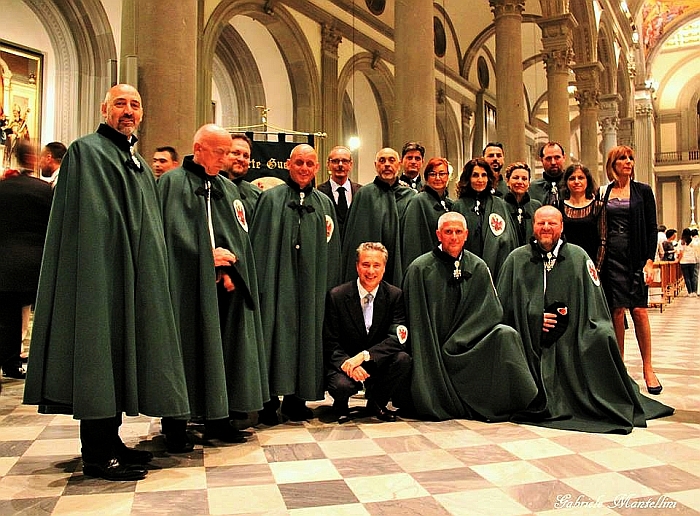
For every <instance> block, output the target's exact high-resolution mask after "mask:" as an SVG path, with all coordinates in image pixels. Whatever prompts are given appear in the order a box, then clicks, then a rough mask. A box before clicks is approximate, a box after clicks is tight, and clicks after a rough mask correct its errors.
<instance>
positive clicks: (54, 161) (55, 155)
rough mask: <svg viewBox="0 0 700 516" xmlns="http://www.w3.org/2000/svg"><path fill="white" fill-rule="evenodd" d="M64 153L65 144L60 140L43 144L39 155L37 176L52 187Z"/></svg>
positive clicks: (54, 184)
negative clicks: (38, 174) (39, 173)
mask: <svg viewBox="0 0 700 516" xmlns="http://www.w3.org/2000/svg"><path fill="white" fill-rule="evenodd" d="M65 154H66V146H65V145H63V144H62V143H61V142H51V143H47V144H46V145H44V148H43V149H42V151H41V154H40V155H39V172H41V175H40V176H39V178H40V179H42V180H44V181H46V182H47V183H49V184H50V185H51V186H52V187H55V186H56V180H57V179H58V172H59V170H60V168H61V161H63V156H65Z"/></svg>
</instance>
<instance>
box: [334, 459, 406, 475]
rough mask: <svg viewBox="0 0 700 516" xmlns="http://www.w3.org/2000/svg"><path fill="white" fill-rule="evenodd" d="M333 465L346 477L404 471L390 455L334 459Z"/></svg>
mask: <svg viewBox="0 0 700 516" xmlns="http://www.w3.org/2000/svg"><path fill="white" fill-rule="evenodd" d="M331 462H333V465H334V466H335V469H337V470H338V473H340V474H341V475H342V476H343V477H344V478H351V477H371V476H374V475H387V474H389V473H404V470H403V469H402V468H401V466H399V465H398V464H396V462H394V460H393V459H392V458H391V457H389V456H388V455H374V456H372V457H360V458H357V457H354V458H350V459H333V460H332V461H331Z"/></svg>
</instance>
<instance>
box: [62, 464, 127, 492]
mask: <svg viewBox="0 0 700 516" xmlns="http://www.w3.org/2000/svg"><path fill="white" fill-rule="evenodd" d="M79 471H80V473H76V474H75V475H73V476H71V477H70V478H69V479H68V484H67V485H66V488H65V489H64V490H63V495H64V496H68V495H91V494H111V493H133V492H134V491H136V483H137V482H136V481H135V480H134V481H130V482H112V481H110V480H105V479H103V478H95V477H88V476H86V475H83V474H82V471H81V470H79Z"/></svg>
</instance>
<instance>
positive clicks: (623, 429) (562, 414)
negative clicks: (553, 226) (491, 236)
mask: <svg viewBox="0 0 700 516" xmlns="http://www.w3.org/2000/svg"><path fill="white" fill-rule="evenodd" d="M538 249H539V248H538V247H537V244H536V243H533V244H532V245H526V246H523V247H520V248H519V249H516V250H515V251H513V253H512V254H511V255H510V256H509V257H508V259H507V260H506V262H505V263H504V264H503V268H502V269H501V274H500V276H499V280H498V289H497V290H498V294H499V296H500V298H501V300H502V302H503V309H504V322H505V323H506V324H509V325H511V326H513V328H515V329H516V330H518V332H519V333H520V335H521V337H522V339H523V344H524V345H525V353H526V354H527V358H528V361H529V363H530V369H531V370H532V374H533V376H534V377H535V380H536V382H537V386H538V389H539V393H538V396H537V400H536V401H535V402H534V403H533V405H532V406H531V407H529V408H528V410H527V411H524V412H521V413H520V414H518V415H517V416H516V417H515V418H514V420H516V421H519V422H526V423H532V424H535V425H539V426H547V427H551V428H558V429H562V430H579V431H583V432H603V433H623V434H627V433H629V432H631V431H632V428H633V427H635V426H646V420H647V419H652V418H656V417H662V416H667V415H670V414H672V413H673V409H672V408H671V407H667V406H666V405H663V404H661V403H658V402H656V401H654V400H651V399H649V398H647V397H645V396H643V395H641V394H640V392H639V387H638V386H637V384H636V383H635V382H634V381H633V380H632V379H631V378H630V377H629V375H628V374H627V369H626V368H625V364H624V363H623V361H622V358H621V357H620V352H619V349H618V347H617V341H616V340H615V332H614V330H613V325H612V321H611V319H610V312H609V311H608V304H607V303H606V302H605V296H604V294H603V290H602V288H601V287H600V281H599V279H598V275H597V273H596V271H595V266H594V264H593V261H592V260H591V259H590V258H589V257H588V255H587V254H586V252H585V251H584V250H583V249H581V248H580V247H578V246H575V245H573V244H567V243H563V244H562V245H561V247H560V249H559V253H558V258H557V260H556V262H555V265H554V268H553V269H552V270H551V271H550V272H548V273H546V279H547V285H546V291H545V284H544V280H545V268H544V264H543V262H542V257H541V253H540V252H539V250H538ZM542 292H544V295H542V294H541V293H542ZM554 302H561V303H564V304H565V305H566V307H567V309H568V317H569V323H568V326H567V328H566V331H565V332H564V333H563V334H562V335H561V337H559V339H558V340H557V341H556V342H554V344H553V345H551V346H549V347H546V346H545V347H543V346H542V345H541V337H542V321H543V313H544V309H545V307H549V306H550V304H552V303H554Z"/></svg>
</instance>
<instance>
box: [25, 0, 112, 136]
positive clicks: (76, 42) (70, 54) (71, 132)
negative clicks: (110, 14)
mask: <svg viewBox="0 0 700 516" xmlns="http://www.w3.org/2000/svg"><path fill="white" fill-rule="evenodd" d="M24 2H25V4H26V5H27V6H28V7H29V8H30V9H31V10H32V12H34V14H35V15H36V16H37V18H38V19H39V21H40V22H41V23H42V25H43V26H44V27H45V28H46V32H47V34H48V36H49V38H50V41H51V46H52V47H53V50H54V52H55V56H56V82H55V97H56V99H60V102H54V103H53V105H54V109H55V120H56V122H55V128H54V134H55V138H56V139H58V140H61V141H63V142H66V143H68V142H71V141H73V140H74V139H75V138H77V137H78V136H80V135H83V134H87V133H89V132H92V131H94V129H95V126H96V125H97V123H98V122H99V121H100V111H99V105H100V102H101V101H102V95H103V94H104V92H105V91H106V90H107V89H108V88H109V87H110V86H111V85H112V84H111V82H112V75H111V70H110V62H116V59H117V51H116V46H115V43H114V36H113V35H112V30H111V27H110V24H109V20H108V18H107V14H106V13H105V10H104V8H103V7H102V4H101V2H100V1H99V0H51V1H48V2H47V1H45V0H24ZM76 78H77V80H76Z"/></svg>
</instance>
